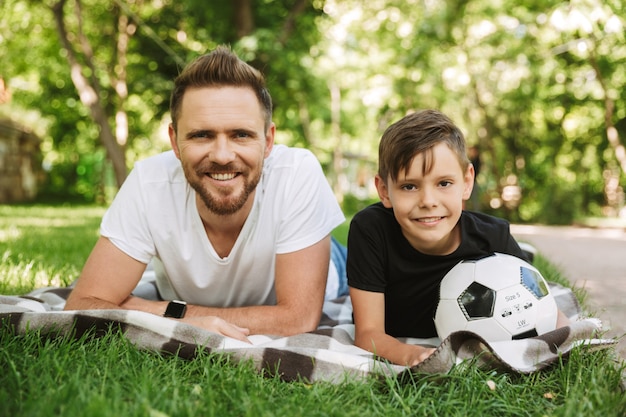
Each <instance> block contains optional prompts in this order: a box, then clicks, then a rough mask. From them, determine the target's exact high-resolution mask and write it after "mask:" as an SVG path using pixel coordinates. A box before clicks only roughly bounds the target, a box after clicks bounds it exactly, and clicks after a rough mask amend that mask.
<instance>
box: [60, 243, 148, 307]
mask: <svg viewBox="0 0 626 417" xmlns="http://www.w3.org/2000/svg"><path fill="white" fill-rule="evenodd" d="M145 269H146V264H144V263H142V262H139V261H137V260H135V259H133V258H131V257H130V256H128V255H127V254H125V253H124V252H122V251H121V250H120V249H118V248H117V247H116V246H115V245H113V244H112V243H111V241H110V240H109V239H107V238H105V237H100V238H99V239H98V241H97V242H96V245H95V246H94V248H93V250H92V251H91V254H90V255H89V258H87V262H86V263H85V266H84V267H83V270H82V272H81V274H80V277H79V278H78V281H77V282H76V286H75V287H74V289H73V290H72V292H71V294H70V296H69V298H68V299H67V302H66V304H65V309H66V310H88V309H116V308H122V307H121V305H122V303H123V302H124V300H126V299H127V298H128V296H129V295H130V293H131V292H132V291H133V290H134V289H135V287H136V286H137V283H138V282H139V280H140V279H141V275H142V274H143V272H144V271H145Z"/></svg>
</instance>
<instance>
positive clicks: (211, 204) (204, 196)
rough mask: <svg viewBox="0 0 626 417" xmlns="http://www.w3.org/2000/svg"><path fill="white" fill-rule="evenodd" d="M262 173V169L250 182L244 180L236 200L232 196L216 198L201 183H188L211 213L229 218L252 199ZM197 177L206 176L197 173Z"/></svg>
mask: <svg viewBox="0 0 626 417" xmlns="http://www.w3.org/2000/svg"><path fill="white" fill-rule="evenodd" d="M262 171H263V170H262V169H261V170H259V173H258V174H257V175H256V176H255V177H254V178H251V179H250V181H248V179H247V178H246V179H245V180H244V184H243V190H242V191H241V193H240V194H239V195H238V196H235V197H234V198H233V197H232V196H230V197H229V198H228V199H227V200H222V199H220V198H215V197H214V196H213V195H212V194H211V193H210V192H209V191H207V190H206V189H205V188H204V187H203V184H202V182H201V181H193V182H192V181H189V180H188V181H189V184H190V185H191V187H192V188H193V189H194V190H195V191H196V193H197V194H198V195H199V196H200V199H201V200H202V202H203V203H204V205H205V206H206V207H207V209H208V210H209V211H210V212H212V213H214V214H217V215H218V216H228V215H231V214H235V213H236V212H238V211H239V210H241V208H242V207H243V206H244V205H245V204H246V202H247V201H248V198H250V195H251V194H252V193H253V192H254V190H255V189H256V187H257V185H258V184H259V181H260V180H261V173H262ZM196 175H197V176H200V177H202V176H204V174H203V173H200V172H196Z"/></svg>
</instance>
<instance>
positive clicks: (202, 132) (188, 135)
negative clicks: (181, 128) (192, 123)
mask: <svg viewBox="0 0 626 417" xmlns="http://www.w3.org/2000/svg"><path fill="white" fill-rule="evenodd" d="M214 134H215V132H214V131H213V130H210V129H193V130H190V131H189V132H187V133H186V134H185V138H187V139H190V138H192V137H194V136H197V135H203V136H211V135H214Z"/></svg>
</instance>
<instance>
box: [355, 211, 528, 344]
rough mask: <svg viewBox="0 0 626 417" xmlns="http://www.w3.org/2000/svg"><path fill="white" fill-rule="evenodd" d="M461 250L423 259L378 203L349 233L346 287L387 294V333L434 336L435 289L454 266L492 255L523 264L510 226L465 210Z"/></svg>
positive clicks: (358, 217) (359, 217)
mask: <svg viewBox="0 0 626 417" xmlns="http://www.w3.org/2000/svg"><path fill="white" fill-rule="evenodd" d="M459 222H460V224H461V245H460V246H459V247H458V248H457V250H455V251H454V252H453V253H451V254H449V255H445V256H433V255H425V254H423V253H421V252H419V251H417V250H416V249H414V248H413V247H412V246H411V245H410V244H409V242H408V241H407V240H406V238H405V237H404V236H403V235H402V231H401V229H400V225H399V224H398V222H397V221H396V219H395V217H394V215H393V210H392V209H387V208H385V207H384V206H383V205H382V203H376V204H373V205H371V206H369V207H367V208H365V209H364V210H362V211H360V212H359V213H357V214H356V215H355V216H354V218H353V219H352V222H351V224H350V231H349V234H348V260H347V275H348V285H349V286H351V287H354V288H358V289H360V290H364V291H372V292H382V293H384V294H385V332H386V333H387V334H389V335H391V336H394V337H421V338H426V337H434V336H437V331H436V329H435V324H434V321H433V318H434V316H435V309H436V308H437V302H438V300H439V284H440V282H441V280H442V279H443V277H444V276H445V275H446V274H447V273H448V271H450V269H452V268H453V267H454V266H455V265H456V264H457V263H459V262H460V261H462V260H464V259H475V258H479V257H482V256H485V255H489V254H491V253H494V252H499V253H506V254H509V255H513V256H517V257H519V258H521V259H524V260H526V256H525V255H524V252H523V251H522V250H521V249H520V247H519V245H518V244H517V242H516V241H515V239H514V238H513V236H512V235H511V233H510V229H509V223H508V222H507V221H506V220H503V219H499V218H496V217H493V216H489V215H486V214H482V213H475V212H469V211H463V212H462V214H461V218H460V220H459Z"/></svg>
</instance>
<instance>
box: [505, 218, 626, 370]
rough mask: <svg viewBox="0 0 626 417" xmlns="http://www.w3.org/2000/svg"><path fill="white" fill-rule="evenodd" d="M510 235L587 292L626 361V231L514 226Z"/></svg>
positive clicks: (592, 309) (595, 313) (592, 308)
mask: <svg viewBox="0 0 626 417" xmlns="http://www.w3.org/2000/svg"><path fill="white" fill-rule="evenodd" d="M511 232H512V234H513V235H514V236H515V238H516V239H517V240H518V241H520V242H527V243H530V244H531V245H533V246H534V247H535V248H537V251H538V252H539V253H540V254H541V255H542V256H543V257H544V258H546V259H547V260H548V261H550V262H551V263H552V264H554V265H555V266H556V267H557V268H558V269H559V270H560V271H561V272H562V273H563V275H564V276H565V277H566V278H567V279H568V280H569V281H570V282H571V284H572V285H573V286H574V287H581V288H584V289H585V292H586V293H587V299H586V302H585V304H586V306H587V307H588V309H589V310H590V313H591V315H593V316H594V317H598V318H600V319H601V320H602V323H603V326H604V329H606V330H607V333H606V336H609V337H614V336H617V337H621V339H620V341H619V343H618V346H617V351H618V352H619V353H620V355H621V357H622V358H624V359H626V336H624V335H625V334H626V230H624V229H594V228H585V227H565V226H535V225H511ZM622 336H624V337H622Z"/></svg>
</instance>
